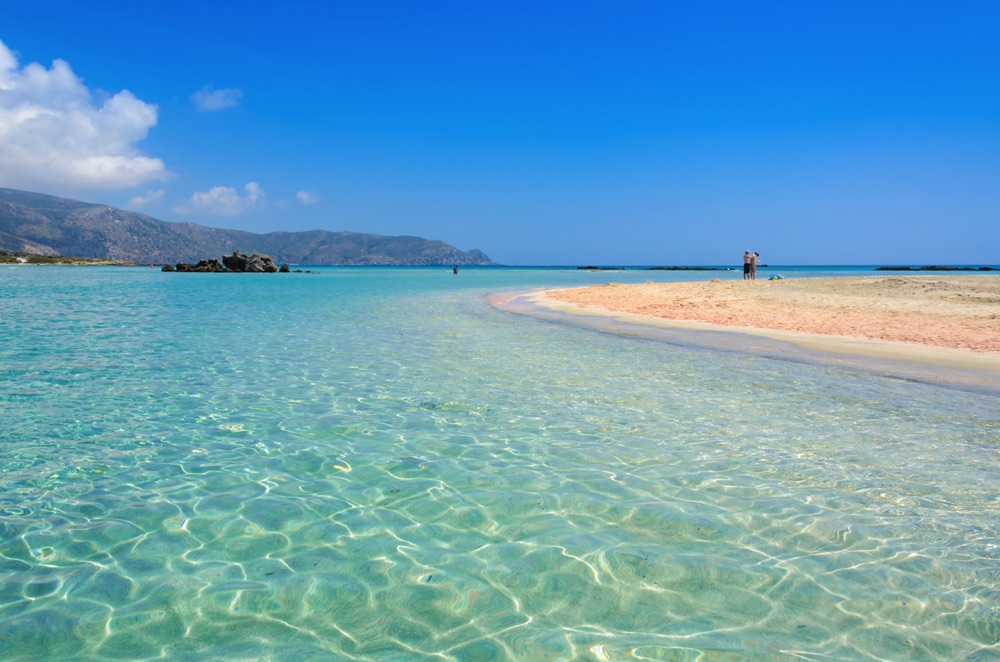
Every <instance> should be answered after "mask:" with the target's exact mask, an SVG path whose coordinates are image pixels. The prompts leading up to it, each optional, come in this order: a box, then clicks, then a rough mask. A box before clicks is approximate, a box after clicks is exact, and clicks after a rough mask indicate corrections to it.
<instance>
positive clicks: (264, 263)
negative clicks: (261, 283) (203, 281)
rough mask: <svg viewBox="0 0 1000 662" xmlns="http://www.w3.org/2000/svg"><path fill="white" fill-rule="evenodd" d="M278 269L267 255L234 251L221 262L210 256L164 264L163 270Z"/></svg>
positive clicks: (245, 271) (266, 271) (223, 270)
mask: <svg viewBox="0 0 1000 662" xmlns="http://www.w3.org/2000/svg"><path fill="white" fill-rule="evenodd" d="M277 270H278V267H277V266H275V264H274V260H272V259H271V258H270V257H269V256H267V255H258V254H257V253H254V254H253V255H247V254H245V253H241V252H240V251H233V254H232V255H223V256H222V261H221V262H220V261H219V260H217V259H216V258H214V257H213V258H209V259H203V260H198V263H197V264H193V265H192V264H188V263H187V262H178V263H177V265H176V266H174V267H171V266H170V265H169V264H168V265H166V266H164V267H163V269H161V271H180V272H185V271H186V272H200V273H223V272H225V273H268V274H273V273H275V272H276V271H277ZM284 270H285V271H286V272H287V271H288V265H285V266H284Z"/></svg>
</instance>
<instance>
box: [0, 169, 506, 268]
mask: <svg viewBox="0 0 1000 662" xmlns="http://www.w3.org/2000/svg"><path fill="white" fill-rule="evenodd" d="M0 249H6V250H8V251H13V252H20V253H25V254H27V253H31V254H35V255H43V256H50V257H56V256H64V255H75V256H80V257H81V258H90V259H97V260H107V261H110V262H111V263H137V264H173V263H176V262H190V263H196V262H198V261H199V260H201V259H203V258H204V257H205V256H206V255H224V254H227V253H231V252H232V251H234V250H237V249H240V250H244V251H249V252H251V253H259V254H262V255H269V256H271V257H272V258H273V259H274V260H275V261H276V262H278V263H286V264H312V265H323V266H376V265H384V266H449V267H451V266H454V265H459V266H489V265H493V264H494V262H493V261H492V260H490V258H489V257H488V256H487V255H486V254H485V253H483V252H482V251H480V250H475V249H474V250H470V251H462V250H459V249H457V248H455V247H454V246H452V245H450V244H446V243H445V242H443V241H438V240H433V239H422V238H420V237H412V236H399V237H387V236H382V235H375V234H366V233H360V232H327V231H326V230H312V231H308V232H271V233H268V234H255V233H253V232H244V231H242V230H224V229H220V228H210V227H205V226H202V225H195V224H194V223H171V222H168V221H160V220H157V219H155V218H151V217H149V216H146V215H145V214H139V213H137V212H131V211H124V210H121V209H115V208H114V207H108V206H107V205H96V204H93V203H89V202H81V201H79V200H70V199H67V198H58V197H55V196H51V195H45V194H43V193H32V192H29V191H19V190H16V189H7V188H0Z"/></svg>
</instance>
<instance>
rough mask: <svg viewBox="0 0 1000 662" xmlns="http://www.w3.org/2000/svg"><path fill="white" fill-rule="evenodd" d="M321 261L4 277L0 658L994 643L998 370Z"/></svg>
mask: <svg viewBox="0 0 1000 662" xmlns="http://www.w3.org/2000/svg"><path fill="white" fill-rule="evenodd" d="M317 271H318V273H313V274H292V275H250V274H247V275H239V276H237V275H219V274H162V273H160V272H159V271H157V270H153V269H149V270H145V269H114V268H107V269H105V268H59V267H51V268H34V267H18V268H7V269H0V314H2V320H3V335H2V337H0V376H2V380H0V422H2V423H0V451H2V452H0V469H2V473H0V657H2V658H3V659H37V658H56V657H63V658H66V659H151V658H168V659H208V658H212V659H276V660H277V659H296V658H301V659H337V658H345V659H347V658H349V659H378V660H386V659H392V660H395V659H422V658H431V657H434V658H436V659H458V660H483V659H509V660H576V659H580V660H587V659H594V660H621V659H648V660H667V659H669V660H694V659H699V656H702V657H701V658H700V659H734V660H735V659H748V658H750V659H788V658H796V659H798V658H805V659H814V660H832V659H845V660H846V659H852V660H853V659H928V660H930V659H966V658H968V659H993V658H996V657H997V656H998V655H1000V644H998V641H1000V547H998V542H997V541H998V524H1000V510H998V504H997V494H998V487H1000V477H998V472H997V464H998V460H1000V399H998V398H997V397H996V396H995V395H991V394H988V393H977V392H970V391H965V390H959V389H950V388H942V387H939V386H935V385H933V384H927V383H920V382H915V381H909V380H899V379H892V378H887V377H884V376H878V375H873V374H869V373H866V372H864V371H861V370H854V369H842V368H837V367H834V366H829V365H822V364H813V363H809V362H801V361H788V360H780V358H775V357H773V356H761V355H755V354H752V353H741V352H738V351H732V350H726V351H723V350H712V349H710V348H704V347H688V346H684V345H682V344H675V343H665V342H660V341H656V340H652V339H649V338H643V337H629V336H623V335H619V334H611V333H599V332H596V331H593V330H589V329H585V328H577V327H575V326H573V325H570V324H559V323H553V322H552V321H547V320H543V319H537V318H533V317H530V316H523V315H517V314H513V313H511V312H508V311H504V310H500V309H497V308H495V307H493V306H491V305H489V303H488V302H487V295H489V294H491V293H495V292H506V291H515V290H527V289H531V288H533V287H547V286H562V285H585V284H591V283H600V282H606V281H609V280H615V281H629V280H632V281H638V282H642V281H645V280H682V279H701V278H712V277H716V276H718V275H719V274H716V273H711V272H708V273H695V274H690V273H689V274H683V273H681V274H678V273H669V272H656V273H651V272H619V273H615V274H613V275H610V274H606V273H597V274H593V273H581V272H576V271H574V270H555V269H553V270H529V269H521V270H518V269H498V270H489V269H479V270H476V269H468V270H464V271H463V272H462V273H461V275H460V276H458V277H454V276H452V275H451V272H450V270H433V269H320V270H317ZM786 271H788V270H786ZM797 273H798V275H821V273H822V270H820V272H813V271H809V270H800V271H799V272H797ZM837 273H844V275H851V272H850V271H849V270H842V271H839V272H837ZM864 273H868V272H867V271H865V272H864ZM723 277H725V275H723Z"/></svg>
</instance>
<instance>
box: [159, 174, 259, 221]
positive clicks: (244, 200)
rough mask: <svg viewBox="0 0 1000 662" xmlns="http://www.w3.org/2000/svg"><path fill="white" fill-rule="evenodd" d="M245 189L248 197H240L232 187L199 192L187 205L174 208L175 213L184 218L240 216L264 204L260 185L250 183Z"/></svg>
mask: <svg viewBox="0 0 1000 662" xmlns="http://www.w3.org/2000/svg"><path fill="white" fill-rule="evenodd" d="M243 189H244V190H245V191H246V195H240V194H239V193H237V192H236V189H235V188H233V187H232V186H215V187H213V188H211V189H209V190H208V191H198V192H196V193H194V194H192V195H191V199H190V200H188V201H187V202H186V203H184V204H183V205H179V206H177V207H174V212H175V213H177V214H181V215H184V216H187V215H191V214H200V215H205V216H239V215H240V214H242V213H244V212H246V211H249V210H250V209H253V208H254V207H257V206H258V205H262V204H263V203H264V191H263V190H262V189H261V188H260V184H258V183H257V182H250V183H248V184H247V185H246V186H244V187H243Z"/></svg>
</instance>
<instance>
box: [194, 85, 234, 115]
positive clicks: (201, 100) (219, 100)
mask: <svg viewBox="0 0 1000 662" xmlns="http://www.w3.org/2000/svg"><path fill="white" fill-rule="evenodd" d="M242 98H243V91H242V90H237V89H235V88H226V89H222V90H216V89H213V88H212V86H211V85H206V86H205V87H203V88H201V89H200V90H198V91H197V92H195V93H194V94H192V95H191V102H192V103H194V105H195V107H196V108H198V110H201V111H204V112H213V111H216V110H225V109H226V108H235V107H236V106H238V105H240V99H242Z"/></svg>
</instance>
